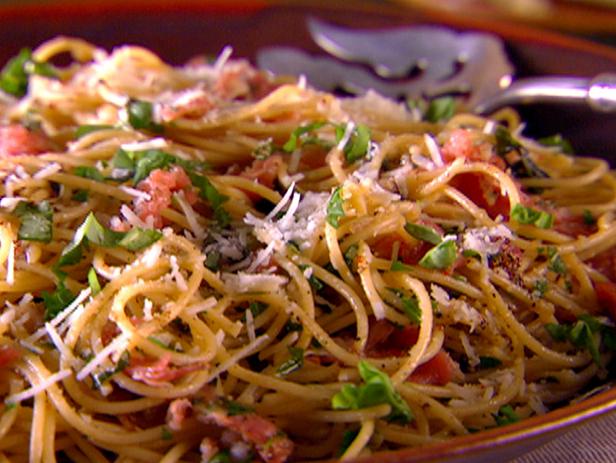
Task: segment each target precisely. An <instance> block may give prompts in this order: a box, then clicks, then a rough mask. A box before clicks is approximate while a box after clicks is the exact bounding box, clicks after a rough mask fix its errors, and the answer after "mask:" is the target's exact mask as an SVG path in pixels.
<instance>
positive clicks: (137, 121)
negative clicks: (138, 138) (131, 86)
mask: <svg viewBox="0 0 616 463" xmlns="http://www.w3.org/2000/svg"><path fill="white" fill-rule="evenodd" d="M126 111H127V112H128V123H129V124H130V125H131V127H133V128H134V129H138V130H141V129H143V130H149V131H150V132H155V133H160V132H162V131H163V126H162V125H160V124H158V123H156V122H155V121H154V117H153V113H154V111H153V108H152V103H150V102H149V101H141V100H130V101H129V102H128V104H127V105H126Z"/></svg>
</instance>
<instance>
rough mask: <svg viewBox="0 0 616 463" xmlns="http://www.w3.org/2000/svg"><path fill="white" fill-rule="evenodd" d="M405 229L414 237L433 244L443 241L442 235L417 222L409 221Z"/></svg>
mask: <svg viewBox="0 0 616 463" xmlns="http://www.w3.org/2000/svg"><path fill="white" fill-rule="evenodd" d="M404 229H405V230H406V231H407V233H408V234H409V235H411V236H412V237H413V238H416V239H418V240H421V241H426V242H428V243H432V244H439V243H440V242H441V241H442V238H441V235H440V234H439V233H438V232H437V231H436V230H434V229H433V228H430V227H425V226H423V225H419V224H416V223H410V222H407V223H406V225H405V226H404Z"/></svg>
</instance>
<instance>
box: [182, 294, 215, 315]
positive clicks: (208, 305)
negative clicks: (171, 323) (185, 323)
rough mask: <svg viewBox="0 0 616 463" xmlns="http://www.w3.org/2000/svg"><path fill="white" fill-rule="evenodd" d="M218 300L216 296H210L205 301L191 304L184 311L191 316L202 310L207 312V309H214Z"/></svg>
mask: <svg viewBox="0 0 616 463" xmlns="http://www.w3.org/2000/svg"><path fill="white" fill-rule="evenodd" d="M217 303H218V301H217V300H216V298H215V297H214V296H210V297H208V298H207V299H205V300H204V301H201V302H199V303H197V304H193V305H190V306H188V307H186V308H185V309H184V312H185V313H186V314H187V315H189V316H191V317H192V316H195V315H197V314H200V313H201V312H205V311H207V310H210V309H213V308H214V307H216V304H217Z"/></svg>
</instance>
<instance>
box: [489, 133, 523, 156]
mask: <svg viewBox="0 0 616 463" xmlns="http://www.w3.org/2000/svg"><path fill="white" fill-rule="evenodd" d="M494 137H495V138H496V154H498V155H499V156H504V155H505V154H507V153H508V152H510V151H514V150H518V151H519V150H520V149H521V148H522V145H520V143H519V142H518V141H517V140H516V139H514V138H513V135H511V132H509V130H507V129H506V128H505V127H503V126H501V125H498V126H497V127H496V130H495V131H494Z"/></svg>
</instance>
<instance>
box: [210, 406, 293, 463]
mask: <svg viewBox="0 0 616 463" xmlns="http://www.w3.org/2000/svg"><path fill="white" fill-rule="evenodd" d="M199 419H200V420H202V421H204V422H206V423H214V424H216V425H218V426H220V427H222V428H225V429H228V430H231V431H233V432H235V433H237V434H239V435H240V436H241V438H242V440H244V441H245V442H248V443H250V444H252V445H254V446H255V449H256V450H257V452H258V453H259V455H260V456H261V458H263V460H264V461H266V462H267V463H283V462H284V461H286V460H287V459H288V458H289V456H290V455H291V453H292V452H293V442H291V440H290V439H289V438H288V437H287V436H286V435H285V434H284V433H283V432H282V431H280V430H279V429H278V428H277V427H276V425H275V424H274V423H272V422H271V421H269V420H267V419H265V418H263V417H261V416H259V415H257V414H256V413H242V414H238V415H233V416H231V415H229V414H228V413H227V411H226V410H224V409H222V408H218V407H217V408H213V409H212V410H208V411H206V413H205V414H203V415H202V416H200V417H199Z"/></svg>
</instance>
